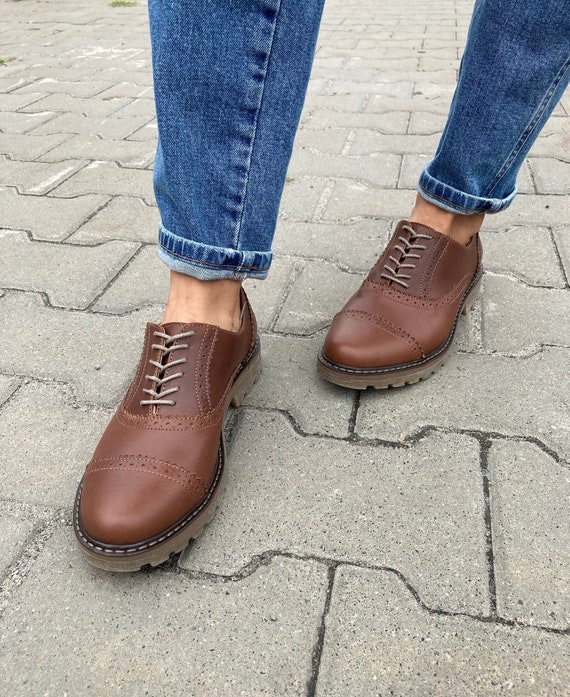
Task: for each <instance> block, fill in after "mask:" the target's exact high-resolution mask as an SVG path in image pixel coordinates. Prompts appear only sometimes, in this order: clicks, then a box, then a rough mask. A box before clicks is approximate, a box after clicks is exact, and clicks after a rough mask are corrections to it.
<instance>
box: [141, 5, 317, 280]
mask: <svg viewBox="0 0 570 697" xmlns="http://www.w3.org/2000/svg"><path fill="white" fill-rule="evenodd" d="M323 4H324V0H150V2H149V13H150V26H151V40H152V49H153V71H154V88H155V101H156V110H157V120H158V131H159V145H158V151H157V157H156V163H155V169H154V186H155V195H156V200H157V203H158V207H159V210H160V215H161V220H162V224H161V226H160V230H159V256H160V257H161V258H162V259H163V260H164V261H165V262H166V264H167V266H169V267H170V268H171V269H174V270H175V271H180V272H183V273H187V274H190V275H192V276H196V277H197V278H201V279H213V278H233V279H242V278H247V277H253V278H264V277H265V276H266V275H267V271H268V269H269V265H270V263H271V257H272V253H271V242H272V239H273V234H274V232H275V225H276V222H277V214H278V210H279V202H280V199H281V193H282V190H283V185H284V183H285V175H286V172H287V166H288V164H289V159H290V156H291V150H292V147H293V140H294V138H295V132H296V129H297V125H298V122H299V117H300V115H301V110H302V107H303V101H304V98H305V92H306V87H307V82H308V79H309V74H310V70H311V65H312V62H313V55H314V51H315V43H316V38H317V33H318V29H319V24H320V19H321V13H322V8H323Z"/></svg>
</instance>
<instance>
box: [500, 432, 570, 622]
mask: <svg viewBox="0 0 570 697" xmlns="http://www.w3.org/2000/svg"><path fill="white" fill-rule="evenodd" d="M489 470H490V493H491V515H492V524H493V550H494V556H495V577H496V582H497V609H498V611H499V614H500V615H501V616H502V617H506V618H507V619H509V620H515V621H518V622H524V623H526V624H533V625H541V626H543V627H553V628H555V629H568V627H569V626H570V513H569V509H568V499H569V498H570V478H569V477H568V467H567V465H563V464H559V463H558V462H556V461H555V460H554V459H553V458H552V457H551V456H550V455H547V454H546V453H545V452H544V451H542V450H540V449H539V448H538V447H537V446H536V445H534V444H533V443H509V442H506V441H494V442H493V445H492V447H491V450H490V452H489ZM529 502H532V505H529Z"/></svg>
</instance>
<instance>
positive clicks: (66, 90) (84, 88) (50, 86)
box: [18, 77, 109, 97]
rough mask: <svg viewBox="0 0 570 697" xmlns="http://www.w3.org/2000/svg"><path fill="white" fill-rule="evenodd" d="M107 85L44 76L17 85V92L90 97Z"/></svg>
mask: <svg viewBox="0 0 570 697" xmlns="http://www.w3.org/2000/svg"><path fill="white" fill-rule="evenodd" d="M108 87H109V83H108V82H104V81H91V80H82V81H81V82H65V81H63V80H61V81H60V80H57V79H54V78H49V77H46V78H43V79H41V80H35V81H34V82H32V83H30V84H29V85H24V86H23V87H19V88H18V92H19V93H23V94H26V93H29V92H33V93H37V92H46V93H48V94H52V93H55V94H58V93H63V94H67V95H71V96H72V97H92V96H95V95H98V94H100V93H101V92H102V91H103V90H105V89H107V88H108Z"/></svg>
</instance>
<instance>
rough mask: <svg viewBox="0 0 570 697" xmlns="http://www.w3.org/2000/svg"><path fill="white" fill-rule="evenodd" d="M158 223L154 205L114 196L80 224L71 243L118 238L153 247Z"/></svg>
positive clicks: (131, 198) (88, 242)
mask: <svg viewBox="0 0 570 697" xmlns="http://www.w3.org/2000/svg"><path fill="white" fill-rule="evenodd" d="M75 200H76V199H75ZM159 222H160V216H159V214H158V209H157V208H156V206H149V205H147V204H146V203H145V202H144V201H142V200H141V199H138V198H134V197H130V196H129V197H127V196H116V197H115V198H113V199H112V200H111V201H109V203H108V204H107V205H106V206H105V207H104V208H102V209H101V210H100V211H99V212H98V213H96V215H94V216H92V217H91V218H90V219H89V220H88V221H87V222H86V223H85V224H84V225H82V226H81V227H80V228H79V229H78V230H77V232H76V233H75V234H74V235H73V236H72V237H71V238H70V242H75V243H76V244H93V243H96V242H103V241H105V240H116V239H121V240H134V241H136V242H147V243H149V244H155V243H156V240H157V235H158V224H159Z"/></svg>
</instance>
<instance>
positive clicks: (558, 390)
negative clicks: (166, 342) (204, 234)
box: [0, 0, 570, 697]
mask: <svg viewBox="0 0 570 697" xmlns="http://www.w3.org/2000/svg"><path fill="white" fill-rule="evenodd" d="M471 6H472V2H471V0H440V1H439V2H437V3H436V2H434V0H426V1H424V2H420V0H401V1H400V2H398V3H392V2H389V0H328V3H327V7H326V10H325V16H324V20H323V26H322V30H321V34H320V38H319V48H318V52H317V57H316V61H315V66H314V72H313V77H312V80H311V85H310V90H309V94H308V97H307V101H306V106H305V110H304V113H303V117H302V123H301V128H300V130H299V133H298V136H297V142H296V150H295V154H294V156H293V159H292V162H291V166H290V170H289V176H288V179H287V184H286V187H285V192H284V197H283V201H282V208H281V215H280V219H279V224H278V230H277V235H276V239H275V246H274V247H275V252H276V257H275V263H274V267H273V269H272V273H271V275H270V278H269V279H268V280H267V281H266V282H265V283H260V282H249V283H248V285H249V292H250V295H251V297H252V300H253V303H254V306H255V307H256V311H257V313H258V316H259V320H260V327H261V330H262V341H263V345H264V366H265V368H264V374H263V376H262V378H261V380H260V381H259V383H258V384H257V385H256V386H255V388H254V389H253V390H252V392H251V393H250V394H249V395H248V397H247V399H246V401H245V403H244V405H243V406H242V408H241V409H240V410H238V411H236V412H233V413H232V414H231V417H230V419H229V421H228V433H229V435H230V442H231V446H230V473H229V486H228V488H227V491H226V495H225V498H224V501H223V504H222V506H221V509H220V511H219V513H218V516H217V517H216V519H215V520H214V522H213V523H212V524H211V525H210V526H209V527H208V528H207V529H206V531H205V533H204V534H203V536H202V537H201V538H200V539H199V540H198V541H196V543H194V545H193V546H192V547H191V548H189V549H188V550H186V551H185V552H184V553H183V554H182V555H181V556H180V557H179V558H178V559H174V560H172V562H171V563H168V564H166V565H164V566H163V567H162V568H159V569H157V570H155V571H152V572H149V573H143V572H140V573H138V574H132V575H126V576H116V575H112V574H105V573H103V572H99V571H97V570H95V569H92V568H88V566H87V565H86V564H85V563H84V562H83V560H82V558H80V557H79V554H78V553H77V552H76V550H75V548H74V542H73V539H72V533H71V527H70V517H71V505H72V498H73V494H74V490H75V487H76V484H77V481H78V479H79V477H80V476H81V474H82V472H83V468H84V466H85V463H86V461H87V460H88V458H89V456H90V453H91V451H92V449H93V447H94V446H95V444H96V442H97V440H98V438H99V435H100V433H101V431H102V429H103V428H104V425H105V423H106V421H107V420H108V418H109V416H110V414H111V413H112V410H113V408H114V406H115V405H116V403H117V401H118V400H119V398H120V396H121V394H122V392H123V390H124V389H125V386H126V385H127V384H128V381H129V378H130V375H131V371H132V369H133V366H134V363H135V361H136V359H137V356H138V352H139V350H140V337H141V336H142V327H143V324H144V322H145V321H146V320H149V319H156V318H157V317H158V316H159V314H160V311H161V304H162V302H163V301H164V298H165V293H166V289H167V280H168V279H167V272H166V271H165V269H164V268H163V266H162V265H161V264H160V262H159V261H158V260H157V258H156V256H155V251H154V242H155V237H156V226H157V222H158V214H157V211H156V207H155V204H154V200H153V196H152V183H151V172H150V170H151V168H152V161H153V153H154V146H155V140H156V133H157V132H156V124H155V122H154V114H153V102H152V79H151V72H150V61H149V58H150V57H149V45H148V44H149V42H148V31H147V20H146V7H145V4H144V2H142V1H141V2H138V3H137V4H136V5H135V6H133V7H122V8H121V7H117V8H111V7H109V6H108V4H107V3H106V2H104V3H96V4H93V3H87V2H86V1H85V0H75V2H71V1H70V0H51V1H50V2H49V3H45V2H41V1H40V0H20V1H18V2H15V1H13V0H0V17H1V24H0V59H3V63H2V64H0V323H1V324H0V326H2V329H3V336H4V345H3V349H2V351H1V352H0V693H1V694H5V695H10V696H11V697H12V696H14V697H19V696H26V697H27V696H28V695H30V696H34V697H35V696H36V695H50V696H52V695H73V696H81V695H87V694H97V695H113V696H114V695H117V694H121V695H127V696H129V697H130V696H131V695H132V696H138V695H143V694H149V695H153V696H155V695H156V696H158V695H168V696H169V695H177V694H185V695H196V696H199V697H203V696H204V697H206V696H207V697H209V696H210V695H224V696H228V695H248V696H249V695H251V696H252V697H257V696H258V695H309V696H312V695H318V696H322V697H325V696H327V697H328V696H329V695H343V696H345V695H346V696H352V695H356V696H360V695H364V696H368V695H378V696H382V697H384V695H395V696H398V697H399V696H404V695H413V696H416V695H417V696H421V697H424V696H426V695H445V696H448V695H473V696H476V697H487V696H488V695H492V694H503V693H509V694H513V695H516V696H517V697H520V696H525V697H535V696H538V695H545V696H548V697H562V696H565V695H567V694H568V684H570V669H569V666H570V655H569V654H570V651H569V642H570V638H569V636H568V635H569V633H570V629H569V628H570V592H569V591H570V587H569V586H570V584H569V578H570V574H569V568H570V556H569V549H570V532H569V529H570V515H569V506H568V500H569V496H570V490H569V489H568V482H569V475H568V470H569V459H570V416H569V411H570V410H569V407H570V404H569V399H570V397H569V395H570V379H569V377H568V376H569V373H570V310H569V304H568V300H569V297H570V295H569V294H570V289H569V279H570V241H569V240H570V207H569V199H568V196H567V194H568V193H569V191H570V189H569V182H570V176H569V174H570V157H569V155H568V152H569V151H568V142H569V137H570V118H569V117H570V98H569V97H568V96H567V95H566V96H565V97H564V98H563V100H562V102H561V104H560V105H559V106H558V107H557V109H556V111H555V112H554V114H553V116H552V118H551V119H550V121H549V122H548V123H547V125H546V127H545V129H544V131H543V134H542V135H541V137H540V138H539V140H538V141H537V143H536V144H535V146H534V148H533V150H532V152H531V153H530V156H529V158H528V161H527V163H526V164H525V167H524V168H523V170H522V171H521V176H520V180H519V188H520V191H521V194H520V196H519V198H518V199H517V201H516V202H515V204H514V205H513V206H512V207H511V209H509V210H508V211H506V212H504V213H503V214H501V215H499V216H496V217H490V218H488V219H487V221H486V224H485V230H484V232H483V241H484V245H485V250H486V268H487V274H486V277H485V282H484V289H483V295H482V298H481V300H480V302H479V303H478V304H477V306H476V307H475V309H474V311H473V312H472V313H471V314H470V316H469V317H468V318H466V321H464V322H463V323H462V325H461V329H460V334H459V337H458V342H457V351H456V354H455V355H454V356H453V358H452V359H451V360H450V361H449V362H448V364H447V366H446V367H445V368H444V369H443V370H442V371H440V372H439V373H438V374H437V375H435V376H434V377H433V378H431V379H430V380H429V381H428V382H426V383H421V384H418V385H415V386H412V387H408V388H406V389H403V390H398V391H389V392H382V393H380V392H378V393H376V392H366V393H363V394H355V393H353V392H351V391H348V390H342V389H341V388H337V387H335V386H333V385H329V384H327V383H324V382H323V381H321V380H319V379H318V378H317V376H316V371H315V365H314V356H315V353H316V350H317V348H318V346H319V344H320V342H321V341H322V339H323V335H324V330H325V328H326V326H327V324H328V322H329V321H330V317H331V316H332V315H333V314H334V312H335V311H336V310H337V309H338V308H339V307H340V306H341V305H342V304H343V302H344V300H345V299H346V296H347V295H349V294H350V293H351V292H352V290H353V289H354V288H356V287H357V285H358V284H359V282H360V280H361V279H362V277H363V275H364V274H365V272H366V270H367V268H368V267H369V266H370V265H371V264H372V263H373V261H374V259H375V258H376V256H377V255H378V253H379V251H380V250H381V248H382V246H383V244H384V242H385V240H386V239H387V236H388V235H389V233H390V230H391V229H392V227H393V225H394V222H395V221H396V220H397V219H398V218H400V217H402V216H404V215H406V213H407V212H408V211H409V208H410V205H411V202H412V200H413V196H414V193H413V187H414V183H415V180H416V178H417V176H418V173H419V171H420V169H421V167H422V164H423V163H424V162H425V161H426V158H428V157H429V156H430V154H431V153H432V152H433V149H434V147H435V146H436V144H437V141H438V134H439V133H440V131H441V129H442V127H443V124H444V121H445V115H446V113H447V108H448V105H449V101H450V98H451V95H452V93H453V85H454V81H455V77H456V73H457V68H458V65H459V58H460V55H461V50H462V46H463V41H464V36H465V31H466V27H467V23H468V20H469V16H470V11H471ZM347 240H348V241H349V242H348V243H347Z"/></svg>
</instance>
